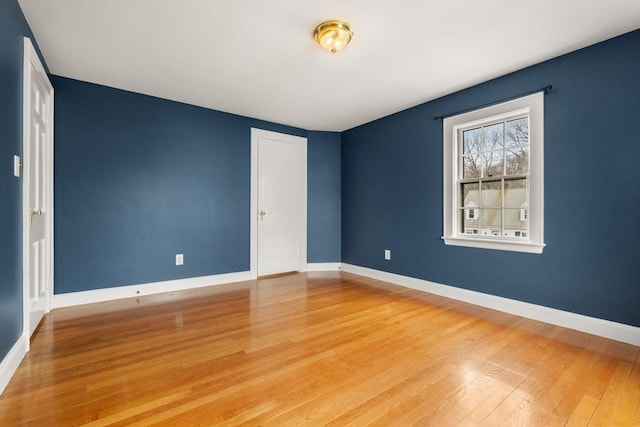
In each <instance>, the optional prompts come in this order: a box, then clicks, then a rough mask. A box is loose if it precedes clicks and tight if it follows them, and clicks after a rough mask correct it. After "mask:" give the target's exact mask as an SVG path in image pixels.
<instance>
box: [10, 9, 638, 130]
mask: <svg viewBox="0 0 640 427" xmlns="http://www.w3.org/2000/svg"><path fill="white" fill-rule="evenodd" d="M19 2H20V5H21V6H22V9H23V11H24V14H25V16H26V18H27V21H28V22H29V25H30V26H31V29H32V31H33V33H34V35H35V37H36V39H37V41H38V44H39V45H40V48H41V49H42V52H43V54H44V57H45V60H46V61H47V64H48V66H49V68H50V71H51V72H52V73H53V74H56V75H60V76H64V77H70V78H73V79H78V80H84V81H88V82H93V83H99V84H102V85H106V86H111V87H115V88H120V89H125V90H130V91H134V92H139V93H144V94H148V95H154V96H158V97H162V98H167V99H172V100H175V101H181V102H185V103H189V104H194V105H199V106H203V107H207V108H212V109H215V110H221V111H226V112H230V113H235V114H241V115H244V116H249V117H255V118H259V119H264V120H269V121H273V122H278V123H283V124H287V125H292V126H297V127H301V128H304V129H309V130H329V131H342V130H346V129H349V128H352V127H354V126H357V125H360V124H363V123H366V122H369V121H371V120H375V119H377V118H380V117H383V116H386V115H388V114H391V113H394V112H397V111H400V110H403V109H405V108H408V107H412V106H415V105H418V104H420V103H423V102H426V101H429V100H432V99H435V98H438V97H440V96H443V95H446V94H449V93H452V92H455V91H457V90H460V89H463V88H465V87H469V86H471V85H473V84H476V83H480V82H483V81H486V80H489V79H492V78H494V77H498V76H500V75H503V74H506V73H509V72H511V71H515V70H518V69H521V68H523V67H526V66H529V65H532V64H535V63H538V62H541V61H544V60H546V59H550V58H553V57H555V56H558V55H561V54H564V53H567V52H570V51H572V50H576V49H579V48H582V47H585V46H588V45H590V44H593V43H596V42H599V41H602V40H606V39H608V38H611V37H614V36H616V35H619V34H623V33H625V32H628V31H631V30H634V29H637V28H639V27H640V0H606V1H605V0H535V1H533V0H423V1H418V0H414V1H407V0H405V1H402V0H396V1H382V0H380V1H355V0H353V1H319V0H316V1H312V0H296V1H293V0H290V1H286V0H279V1H276V0H259V1H258V0H255V1H249V0H244V1H243V0H236V1H222V0H209V1H207V0H126V1H125V0H121V1H118V0H19ZM328 19H342V20H346V21H348V22H350V23H351V24H352V25H353V27H354V29H355V36H354V38H353V41H352V42H351V44H350V45H349V46H348V47H347V48H346V49H345V50H343V51H341V52H338V53H337V54H335V55H331V53H329V52H327V51H324V50H322V49H321V48H320V47H319V46H317V45H316V44H315V41H314V40H313V38H312V32H313V29H314V27H315V26H316V25H317V24H319V23H320V22H322V21H324V20H328ZM576 72H579V70H576Z"/></svg>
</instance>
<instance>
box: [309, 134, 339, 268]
mask: <svg viewBox="0 0 640 427" xmlns="http://www.w3.org/2000/svg"><path fill="white" fill-rule="evenodd" d="M307 139H308V147H307V163H308V165H307V192H308V194H307V204H308V205H307V212H308V214H307V217H308V220H307V221H308V224H307V228H308V236H307V239H308V245H307V246H308V252H307V257H308V258H309V260H313V261H309V262H338V261H340V258H341V256H340V232H341V229H340V226H341V221H340V211H341V197H340V196H341V189H340V173H341V172H340V133H338V132H318V131H311V132H309V133H308V135H307Z"/></svg>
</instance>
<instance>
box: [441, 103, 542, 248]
mask: <svg viewBox="0 0 640 427" xmlns="http://www.w3.org/2000/svg"><path fill="white" fill-rule="evenodd" d="M543 100H544V95H543V94H542V93H537V94H534V95H529V96H525V97H522V98H518V99H515V100H513V101H508V102H504V103H501V104H497V105H493V106H490V107H486V108H482V109H478V110H474V111H471V112H468V113H464V114H459V115H457V116H453V117H449V118H446V119H445V120H444V122H443V125H444V129H443V134H444V141H443V144H444V195H443V196H444V197H443V200H444V207H443V212H444V235H443V237H442V238H443V240H444V241H445V243H446V244H447V245H456V246H471V247H479V248H487V249H499V250H510V251H518V252H530V253H541V252H542V249H543V247H544V242H543V200H544V199H543V164H542V162H543V130H544V128H543V107H544V106H543Z"/></svg>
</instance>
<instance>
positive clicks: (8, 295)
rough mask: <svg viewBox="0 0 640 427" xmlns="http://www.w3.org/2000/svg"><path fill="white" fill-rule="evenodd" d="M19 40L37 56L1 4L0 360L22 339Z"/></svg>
mask: <svg viewBox="0 0 640 427" xmlns="http://www.w3.org/2000/svg"><path fill="white" fill-rule="evenodd" d="M23 37H29V38H31V41H32V42H33V44H34V46H35V48H36V50H37V51H38V53H40V51H39V50H38V46H37V43H36V42H35V38H34V37H33V35H32V34H31V30H30V29H29V26H28V25H27V22H26V21H25V19H24V15H23V14H22V10H21V9H20V6H19V5H18V3H17V2H16V1H15V0H2V1H0V120H2V121H1V122H0V123H1V125H0V360H2V359H3V358H4V356H5V355H6V354H7V352H8V351H9V350H10V349H11V347H12V346H13V345H14V343H15V342H16V341H17V339H18V338H19V337H20V335H21V334H22V218H21V212H22V178H15V177H14V176H13V156H14V155H19V156H21V157H22V61H23V44H24V42H23ZM40 58H42V55H40ZM43 65H44V66H45V67H46V64H45V63H44V61H43Z"/></svg>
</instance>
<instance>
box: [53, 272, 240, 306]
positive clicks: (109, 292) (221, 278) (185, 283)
mask: <svg viewBox="0 0 640 427" xmlns="http://www.w3.org/2000/svg"><path fill="white" fill-rule="evenodd" d="M245 280H249V272H248V271H240V272H237V273H225V274H215V275H212V276H201V277H190V278H187V279H177V280H166V281H162V282H153V283H143V284H140V285H128V286H117V287H114V288H104V289H94V290H91V291H81V292H69V293H66V294H55V295H54V296H53V308H61V307H70V306H74V305H80V304H90V303H94V302H102V301H111V300H115V299H120V298H130V297H136V296H141V295H152V294H159V293H162V292H173V291H181V290H185V289H193V288H202V287H205V286H213V285H222V284H224V283H233V282H244V281H245Z"/></svg>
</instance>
